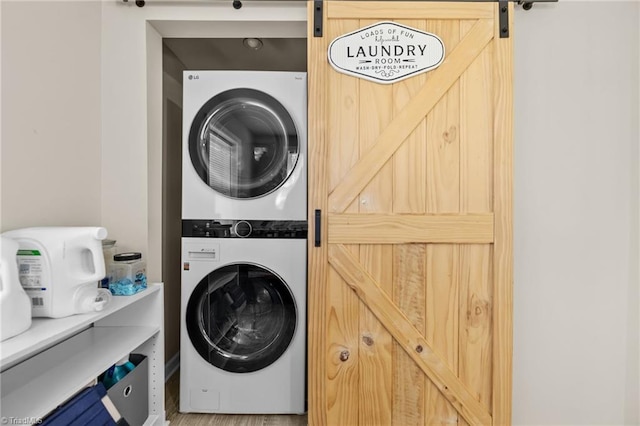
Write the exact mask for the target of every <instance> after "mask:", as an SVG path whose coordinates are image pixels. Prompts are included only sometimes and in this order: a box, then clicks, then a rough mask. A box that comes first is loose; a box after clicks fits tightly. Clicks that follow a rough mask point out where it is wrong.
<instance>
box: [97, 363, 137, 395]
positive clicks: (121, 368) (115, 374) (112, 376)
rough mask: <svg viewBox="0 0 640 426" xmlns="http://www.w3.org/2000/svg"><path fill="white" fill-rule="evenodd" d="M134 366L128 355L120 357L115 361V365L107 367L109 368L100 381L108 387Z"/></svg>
mask: <svg viewBox="0 0 640 426" xmlns="http://www.w3.org/2000/svg"><path fill="white" fill-rule="evenodd" d="M134 368H136V366H135V365H133V363H132V362H131V361H129V355H127V356H126V357H124V358H122V359H121V360H120V361H118V362H116V364H115V365H112V366H111V367H109V369H108V370H107V371H106V373H104V377H103V378H102V383H103V384H104V387H105V388H107V389H109V388H110V387H111V386H113V385H115V384H116V383H118V382H119V381H120V380H121V379H122V378H123V377H124V376H126V375H127V373H129V372H130V371H131V370H133V369H134Z"/></svg>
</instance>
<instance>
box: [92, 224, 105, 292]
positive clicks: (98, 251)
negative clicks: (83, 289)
mask: <svg viewBox="0 0 640 426" xmlns="http://www.w3.org/2000/svg"><path fill="white" fill-rule="evenodd" d="M93 237H94V238H95V239H96V240H99V241H102V240H104V239H105V238H107V230H106V229H105V228H102V227H97V228H95V230H94V233H93ZM89 251H91V257H92V259H93V267H94V269H95V271H94V274H93V275H92V276H90V277H89V278H87V281H99V280H101V279H103V278H104V276H105V274H106V271H105V265H104V254H103V251H102V243H100V245H95V246H91V247H89Z"/></svg>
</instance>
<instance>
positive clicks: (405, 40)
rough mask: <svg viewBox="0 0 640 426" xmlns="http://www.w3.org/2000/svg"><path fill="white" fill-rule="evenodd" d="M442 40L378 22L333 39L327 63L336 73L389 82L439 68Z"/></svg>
mask: <svg viewBox="0 0 640 426" xmlns="http://www.w3.org/2000/svg"><path fill="white" fill-rule="evenodd" d="M443 60H444V43H443V42H442V40H440V38H439V37H438V36H436V35H434V34H430V33H426V32H424V31H420V30H417V29H415V28H410V27H406V26H404V25H400V24H396V23H395V22H378V23H377V24H374V25H370V26H368V27H364V28H361V29H359V30H357V31H353V32H351V33H348V34H345V35H343V36H340V37H338V38H336V39H335V40H333V41H332V42H331V44H330V45H329V62H330V63H331V66H332V67H333V68H334V69H335V70H336V71H338V72H341V73H344V74H349V75H352V76H355V77H360V78H364V79H366V80H370V81H375V82H377V83H383V84H390V83H394V82H396V81H400V80H404V79H405V78H409V77H411V76H414V75H416V74H421V73H423V72H427V71H429V70H432V69H434V68H436V67H438V66H439V65H440V64H441V63H442V61H443Z"/></svg>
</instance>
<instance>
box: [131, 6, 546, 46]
mask: <svg viewBox="0 0 640 426" xmlns="http://www.w3.org/2000/svg"><path fill="white" fill-rule="evenodd" d="M123 1H127V0H123ZM419 1H433V0H419ZM457 1H460V2H477V1H483V0H457ZM486 1H497V2H498V3H499V4H500V12H499V13H500V16H499V20H500V38H508V37H509V7H508V4H509V1H512V2H514V3H517V4H518V5H520V6H522V8H523V9H524V10H530V9H531V8H532V7H533V4H534V3H557V2H558V0H508V1H507V0H486ZM322 2H323V0H314V1H313V9H314V10H313V36H314V37H322V14H323V6H322Z"/></svg>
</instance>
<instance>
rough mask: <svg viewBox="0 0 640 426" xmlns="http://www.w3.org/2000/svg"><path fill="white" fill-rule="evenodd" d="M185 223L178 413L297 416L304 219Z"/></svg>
mask: <svg viewBox="0 0 640 426" xmlns="http://www.w3.org/2000/svg"><path fill="white" fill-rule="evenodd" d="M183 224H184V225H183V230H184V234H183V235H187V237H183V239H182V262H183V270H182V293H181V326H180V411H181V412H184V413H190V412H193V413H225V414H240V413H245V414H247V413H251V414H303V413H304V412H305V394H306V392H305V389H306V283H307V280H306V262H307V255H306V252H307V249H306V233H307V232H306V223H304V222H269V221H240V222H237V223H232V224H229V225H225V224H221V223H218V222H214V221H184V222H183ZM239 235H241V236H244V237H245V238H240V237H239Z"/></svg>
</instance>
